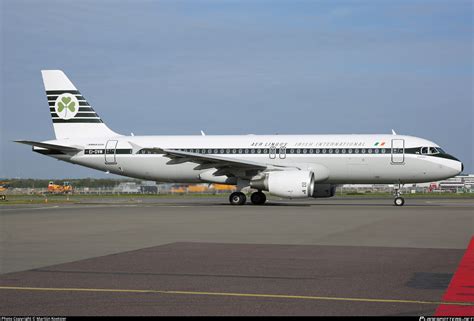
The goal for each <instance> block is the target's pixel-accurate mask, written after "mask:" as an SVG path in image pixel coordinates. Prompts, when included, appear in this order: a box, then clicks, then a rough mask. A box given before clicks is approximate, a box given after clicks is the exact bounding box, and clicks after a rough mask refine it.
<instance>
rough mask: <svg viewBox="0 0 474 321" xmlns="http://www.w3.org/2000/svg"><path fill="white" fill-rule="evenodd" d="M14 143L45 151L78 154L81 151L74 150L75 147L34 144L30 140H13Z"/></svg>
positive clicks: (78, 149)
mask: <svg viewBox="0 0 474 321" xmlns="http://www.w3.org/2000/svg"><path fill="white" fill-rule="evenodd" d="M15 143H20V144H25V145H30V146H34V147H41V148H46V149H51V150H58V151H61V152H66V153H67V152H76V153H77V152H80V151H81V150H82V149H80V148H76V147H71V146H63V145H56V144H48V143H42V142H35V141H31V140H15Z"/></svg>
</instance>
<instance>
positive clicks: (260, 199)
mask: <svg viewBox="0 0 474 321" xmlns="http://www.w3.org/2000/svg"><path fill="white" fill-rule="evenodd" d="M250 201H252V204H254V205H263V204H265V202H266V201H267V196H266V195H265V194H264V193H262V192H261V191H258V192H255V193H252V195H251V196H250Z"/></svg>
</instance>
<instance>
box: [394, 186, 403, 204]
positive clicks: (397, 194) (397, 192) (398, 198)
mask: <svg viewBox="0 0 474 321" xmlns="http://www.w3.org/2000/svg"><path fill="white" fill-rule="evenodd" d="M400 187H401V184H398V187H395V193H394V194H395V199H394V200H393V204H395V206H403V204H405V199H404V198H403V197H402V196H401V195H402V193H401V192H400Z"/></svg>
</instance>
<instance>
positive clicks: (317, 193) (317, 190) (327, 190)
mask: <svg viewBox="0 0 474 321" xmlns="http://www.w3.org/2000/svg"><path fill="white" fill-rule="evenodd" d="M334 195H336V185H333V184H314V186H313V194H312V195H311V197H314V198H325V197H333V196H334Z"/></svg>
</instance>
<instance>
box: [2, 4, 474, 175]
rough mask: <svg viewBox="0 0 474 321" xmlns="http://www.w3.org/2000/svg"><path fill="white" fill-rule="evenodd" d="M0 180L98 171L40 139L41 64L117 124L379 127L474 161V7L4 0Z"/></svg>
mask: <svg viewBox="0 0 474 321" xmlns="http://www.w3.org/2000/svg"><path fill="white" fill-rule="evenodd" d="M0 5H1V7H0V10H1V17H0V19H1V29H2V30H1V32H2V34H1V51H0V55H1V56H0V59H1V63H2V65H1V68H2V70H1V79H0V84H1V86H0V90H1V92H0V95H1V96H0V97H1V113H0V120H1V132H0V135H1V146H0V147H1V151H0V152H1V160H0V161H1V167H0V177H35V178H61V177H104V176H105V174H103V173H100V172H97V171H94V170H91V169H85V168H81V167H79V166H75V165H70V164H66V163H63V162H58V161H56V160H53V159H50V158H47V157H44V156H42V155H39V154H36V153H32V152H31V150H30V148H29V147H27V146H24V145H18V144H15V143H12V142H11V141H12V140H14V139H37V140H40V139H41V140H44V139H51V138H53V137H54V136H53V130H52V122H51V119H50V116H49V111H48V105H47V101H46V98H45V94H44V89H43V84H42V80H41V74H40V70H41V69H62V70H64V71H65V72H66V74H67V75H68V76H69V78H70V79H71V80H72V81H73V83H74V84H75V85H76V87H78V89H79V90H80V91H81V92H82V93H83V94H84V96H86V98H87V99H88V100H89V102H90V103H91V104H92V105H93V106H94V108H95V110H96V111H97V112H98V113H99V114H100V115H101V117H102V119H103V120H104V121H105V122H106V123H107V124H108V125H109V126H110V127H111V128H112V129H114V130H115V131H118V132H120V133H124V134H128V133H130V132H134V133H135V135H139V134H160V135H167V134H196V135H197V134H199V131H200V130H201V129H203V130H205V131H206V133H207V134H211V135H212V134H247V133H254V134H273V133H280V134H299V133H305V134H311V133H313V134H324V133H343V134H344V133H347V134H350V133H390V130H391V129H392V128H394V129H395V130H396V131H397V132H398V133H400V134H408V135H415V136H420V137H424V138H427V139H430V140H433V141H435V142H436V143H438V144H440V145H441V146H442V147H443V148H444V149H445V150H447V151H448V152H450V153H452V154H453V155H455V156H457V157H459V158H460V159H461V160H462V161H463V162H464V163H465V168H466V170H465V171H466V172H474V165H473V158H474V157H473V137H474V133H473V120H474V119H473V117H474V116H473V108H474V106H473V21H472V19H473V2H472V1H460V0H449V1H448V0H446V1H431V0H430V1H403V0H401V1H395V0H393V1H388V0H386V1H383V0H372V1H370V0H365V1H347V0H346V1H333V0H331V1H289V0H288V1H275V0H272V1H221V0H216V1H18V0H0Z"/></svg>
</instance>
